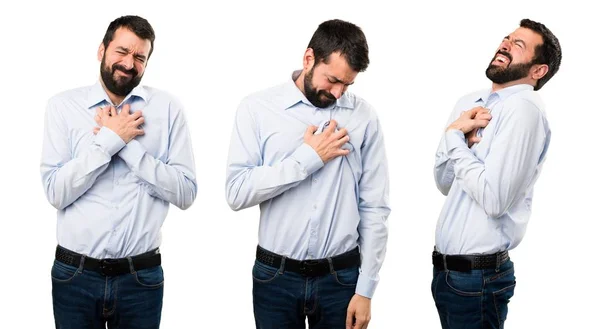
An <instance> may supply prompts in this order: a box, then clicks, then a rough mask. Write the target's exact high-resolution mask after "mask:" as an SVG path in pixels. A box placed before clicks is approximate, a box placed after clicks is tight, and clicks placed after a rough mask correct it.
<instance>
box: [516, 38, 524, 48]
mask: <svg viewBox="0 0 600 329" xmlns="http://www.w3.org/2000/svg"><path fill="white" fill-rule="evenodd" d="M515 43H520V44H521V45H522V46H523V48H526V46H525V41H523V40H521V39H515Z"/></svg>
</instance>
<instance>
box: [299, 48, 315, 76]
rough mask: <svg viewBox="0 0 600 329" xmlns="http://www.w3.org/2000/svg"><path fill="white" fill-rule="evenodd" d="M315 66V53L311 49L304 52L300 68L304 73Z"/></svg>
mask: <svg viewBox="0 0 600 329" xmlns="http://www.w3.org/2000/svg"><path fill="white" fill-rule="evenodd" d="M314 65H315V53H314V52H313V50H312V48H308V49H306V51H305V52H304V57H303V58H302V67H303V68H304V71H305V72H308V71H310V70H311V69H312V68H313V66H314Z"/></svg>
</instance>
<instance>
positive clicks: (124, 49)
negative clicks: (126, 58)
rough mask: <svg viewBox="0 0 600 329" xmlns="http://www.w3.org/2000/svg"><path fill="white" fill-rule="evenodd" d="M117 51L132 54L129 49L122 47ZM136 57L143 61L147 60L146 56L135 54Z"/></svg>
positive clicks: (118, 47)
mask: <svg viewBox="0 0 600 329" xmlns="http://www.w3.org/2000/svg"><path fill="white" fill-rule="evenodd" d="M117 50H121V51H124V52H126V53H130V52H131V50H129V48H125V47H121V46H117ZM133 56H134V57H136V58H139V59H142V60H146V56H144V55H142V54H137V53H136V54H133Z"/></svg>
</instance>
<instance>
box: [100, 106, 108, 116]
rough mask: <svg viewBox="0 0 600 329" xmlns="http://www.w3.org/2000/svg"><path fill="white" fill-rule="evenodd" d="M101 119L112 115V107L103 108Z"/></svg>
mask: <svg viewBox="0 0 600 329" xmlns="http://www.w3.org/2000/svg"><path fill="white" fill-rule="evenodd" d="M101 112H102V113H101V117H102V118H106V117H108V116H109V115H110V107H109V106H104V107H102V111H101Z"/></svg>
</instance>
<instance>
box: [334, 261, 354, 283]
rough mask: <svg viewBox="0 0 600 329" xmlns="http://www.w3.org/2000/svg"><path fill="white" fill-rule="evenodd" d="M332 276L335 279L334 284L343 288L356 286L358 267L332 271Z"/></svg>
mask: <svg viewBox="0 0 600 329" xmlns="http://www.w3.org/2000/svg"><path fill="white" fill-rule="evenodd" d="M332 275H333V277H334V279H335V282H337V283H338V284H340V285H342V286H344V287H353V286H356V282H357V281H358V266H355V267H350V268H345V269H343V270H339V271H334V272H333V273H332Z"/></svg>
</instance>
